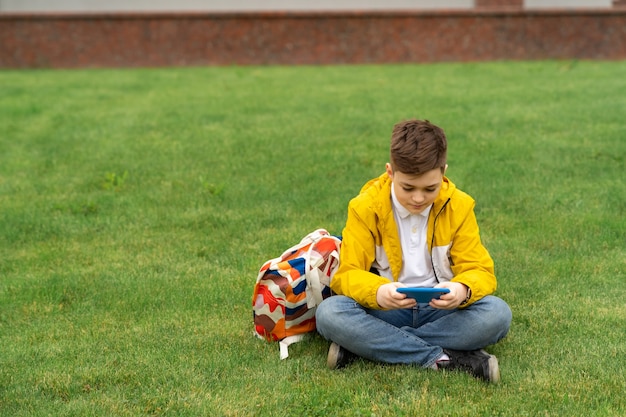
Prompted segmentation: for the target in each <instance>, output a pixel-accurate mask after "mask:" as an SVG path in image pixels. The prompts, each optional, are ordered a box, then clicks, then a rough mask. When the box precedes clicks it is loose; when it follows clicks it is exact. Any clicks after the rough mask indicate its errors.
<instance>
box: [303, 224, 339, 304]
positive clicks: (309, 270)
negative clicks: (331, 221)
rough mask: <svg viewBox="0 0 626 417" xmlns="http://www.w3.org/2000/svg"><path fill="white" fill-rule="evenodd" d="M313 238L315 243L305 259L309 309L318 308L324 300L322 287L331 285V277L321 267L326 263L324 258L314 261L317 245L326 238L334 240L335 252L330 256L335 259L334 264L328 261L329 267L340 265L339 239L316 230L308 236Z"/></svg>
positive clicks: (324, 231)
mask: <svg viewBox="0 0 626 417" xmlns="http://www.w3.org/2000/svg"><path fill="white" fill-rule="evenodd" d="M307 237H311V238H312V239H314V240H313V243H311V246H310V247H309V249H308V250H307V253H306V258H305V264H306V266H305V279H306V282H307V289H306V292H307V307H308V308H313V307H316V306H318V305H319V304H320V303H321V302H322V300H323V297H322V286H329V285H330V277H329V276H328V275H327V274H326V272H327V271H322V270H321V269H320V268H319V266H320V265H321V264H323V263H324V258H323V257H319V258H316V259H312V257H311V252H313V249H314V248H315V243H317V242H318V241H319V240H321V239H322V238H324V237H328V238H329V239H333V241H334V242H335V250H334V251H332V252H331V253H330V254H329V258H333V259H334V262H331V261H330V259H329V260H328V265H333V264H334V265H337V264H338V263H339V245H340V243H338V239H337V238H335V237H334V236H330V235H329V234H328V232H327V231H326V230H324V229H319V230H316V231H315V232H313V233H311V235H309V236H307Z"/></svg>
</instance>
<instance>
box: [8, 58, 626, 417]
mask: <svg viewBox="0 0 626 417" xmlns="http://www.w3.org/2000/svg"><path fill="white" fill-rule="evenodd" d="M624 74H626V62H532V63H524V62H521V63H505V62H498V63H480V64H433V65H398V66H340V67H249V68H239V67H230V68H228V67H227V68H186V69H154V70H85V71H22V72H17V71H3V72H0V415H2V416H12V417H17V416H48V415H54V416H86V415H90V416H91V415H93V416H138V415H139V416H141V415H145V416H200V415H206V416H213V415H216V416H287V415H289V416H291V415H294V416H296V415H304V416H415V415H429V416H452V415H454V416H590V415H594V416H596V415H597V416H623V415H626V399H625V398H624V395H623V394H624V392H626V383H625V382H624V377H623V373H624V369H625V367H626V344H625V343H624V335H623V333H624V328H625V323H626V301H625V300H626V287H625V285H624V284H625V274H624V271H625V269H626V262H625V259H626V256H625V249H624V242H625V241H626V239H625V238H626V226H625V225H626V221H625V214H626V213H625V205H626V204H625V197H626V182H625V177H624V167H625V162H624V158H625V155H626V124H625V122H624V120H625V119H624V109H625V108H626V77H624ZM411 117H419V118H428V119H430V120H431V121H433V122H434V123H437V124H439V125H440V126H442V127H443V128H444V129H445V130H446V132H447V135H448V138H449V144H450V151H449V164H450V168H449V170H448V175H449V176H450V177H451V179H452V180H453V181H455V182H456V184H457V185H458V186H459V187H460V188H461V189H463V190H465V191H467V192H468V193H470V194H471V195H473V196H474V197H475V198H476V200H477V207H476V212H477V216H478V219H479V223H480V225H481V233H482V237H483V240H484V242H485V244H486V246H487V247H488V248H489V250H490V252H491V254H492V256H493V257H494V259H495V261H496V272H497V275H498V277H499V288H498V295H500V296H501V297H503V298H504V299H506V300H507V301H508V302H509V303H510V305H511V307H512V309H513V312H514V321H513V325H512V328H511V332H510V334H509V336H508V337H507V338H506V339H505V340H504V341H502V342H501V343H499V344H498V345H496V346H493V347H491V348H490V351H491V352H493V353H494V354H496V355H497V356H498V358H499V359H500V365H501V371H502V383H501V384H500V385H499V386H487V385H485V384H483V383H481V382H479V381H477V380H474V379H472V378H471V377H469V376H467V375H464V374H458V373H435V372H429V371H423V370H420V369H416V368H411V367H399V366H383V365H379V364H373V363H368V362H363V361H359V362H357V363H356V364H355V365H354V366H352V367H350V368H348V369H345V370H343V371H340V372H332V371H329V370H327V369H326V368H325V355H326V349H327V343H326V342H325V341H323V340H322V339H321V338H320V337H317V336H312V337H311V338H310V340H308V341H307V342H305V343H300V344H297V345H295V346H293V347H292V348H291V350H290V353H291V356H290V358H289V359H287V360H285V361H282V362H281V361H279V359H278V351H277V346H276V345H275V344H268V343H265V342H263V341H260V340H258V339H256V338H254V337H253V336H252V317H251V316H252V313H251V296H252V287H253V285H254V282H255V278H256V272H257V270H258V268H259V267H260V266H261V264H262V263H263V262H264V261H265V260H266V259H268V258H271V257H274V256H277V255H279V254H280V253H281V252H282V251H283V250H284V249H286V248H287V247H289V246H291V245H292V244H294V243H296V242H297V241H298V240H299V239H300V238H301V237H302V236H304V235H305V234H306V233H308V232H310V231H312V230H314V229H315V228H318V227H324V228H326V229H328V230H329V231H331V232H332V233H336V234H339V233H341V229H342V227H343V224H344V221H345V211H346V205H347V202H348V200H349V199H350V198H351V197H352V196H354V195H355V194H356V193H357V192H358V190H359V189H360V187H361V185H362V184H363V183H364V182H365V181H366V180H368V179H369V178H371V177H373V176H376V175H378V174H380V173H382V171H383V169H384V164H385V162H387V155H388V141H389V135H390V132H391V127H392V126H393V124H394V123H396V122H397V121H400V120H402V119H406V118H411Z"/></svg>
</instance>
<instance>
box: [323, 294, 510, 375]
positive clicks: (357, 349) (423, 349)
mask: <svg viewBox="0 0 626 417" xmlns="http://www.w3.org/2000/svg"><path fill="white" fill-rule="evenodd" d="M315 317H316V325H317V331H318V332H319V333H320V334H321V335H322V336H323V337H325V338H326V339H328V340H331V341H333V342H335V343H337V344H338V345H340V346H341V347H343V348H344V349H347V350H348V351H350V352H352V353H354V354H356V355H358V356H360V357H363V358H366V359H369V360H372V361H377V362H385V363H394V364H415V365H420V366H424V367H430V366H432V365H433V364H434V363H435V362H436V360H437V359H438V358H439V357H440V356H441V354H442V353H443V348H447V349H454V350H475V349H482V348H484V347H485V346H488V345H491V344H494V343H496V342H497V341H499V340H500V339H502V338H503V337H504V336H506V334H507V333H508V331H509V326H510V325H511V318H512V313H511V309H510V308H509V306H508V305H507V304H506V303H505V302H504V301H503V300H501V299H500V298H498V297H495V296H491V295H490V296H486V297H484V298H482V299H481V300H478V301H476V302H475V303H473V304H471V305H470V306H468V307H467V308H464V309H454V310H440V309H436V308H432V307H430V306H429V305H428V304H421V303H420V304H418V306H417V307H416V308H413V309H399V310H373V309H368V308H365V307H363V306H361V305H360V304H359V303H357V302H356V301H354V300H353V299H351V298H348V297H345V296H343V295H335V296H332V297H329V298H327V299H325V300H324V301H322V303H321V304H320V305H319V306H318V307H317V311H316V314H315Z"/></svg>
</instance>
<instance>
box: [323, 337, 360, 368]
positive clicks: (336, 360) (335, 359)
mask: <svg viewBox="0 0 626 417" xmlns="http://www.w3.org/2000/svg"><path fill="white" fill-rule="evenodd" d="M353 360H354V354H352V352H349V351H347V350H345V349H344V348H342V347H341V346H339V345H338V344H337V343H335V342H332V343H331V344H330V348H328V358H327V359H326V365H328V367H329V368H330V369H340V368H343V367H344V366H346V365H348V364H349V363H350V362H352V361H353Z"/></svg>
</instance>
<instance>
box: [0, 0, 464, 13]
mask: <svg viewBox="0 0 626 417" xmlns="http://www.w3.org/2000/svg"><path fill="white" fill-rule="evenodd" d="M472 7H474V0H439V1H438V0H315V1H313V0H178V1H174V0H0V11H5V12H9V11H12V12H30V11H55V12H61V11H71V12H76V11H90V12H102V11H105V12H106V11H135V10H140V11H277V10H302V11H305V10H400V9H420V10H422V9H469V8H472Z"/></svg>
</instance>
